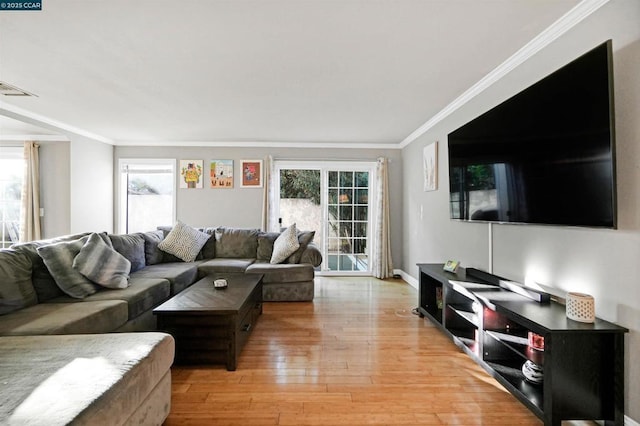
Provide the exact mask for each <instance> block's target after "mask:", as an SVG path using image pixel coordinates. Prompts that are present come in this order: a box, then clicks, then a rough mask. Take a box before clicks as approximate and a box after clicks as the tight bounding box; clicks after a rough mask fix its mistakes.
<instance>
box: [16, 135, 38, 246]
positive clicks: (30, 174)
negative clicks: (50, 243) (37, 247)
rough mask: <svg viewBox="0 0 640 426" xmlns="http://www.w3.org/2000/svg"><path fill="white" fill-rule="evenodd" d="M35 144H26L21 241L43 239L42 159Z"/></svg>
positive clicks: (21, 209) (21, 210)
mask: <svg viewBox="0 0 640 426" xmlns="http://www.w3.org/2000/svg"><path fill="white" fill-rule="evenodd" d="M39 147H40V146H39V145H38V144H37V143H35V142H25V143H24V163H25V168H24V177H23V180H22V207H21V208H20V241H33V240H38V239H40V238H41V237H42V234H41V229H40V226H41V225H40V159H39V156H38V148H39Z"/></svg>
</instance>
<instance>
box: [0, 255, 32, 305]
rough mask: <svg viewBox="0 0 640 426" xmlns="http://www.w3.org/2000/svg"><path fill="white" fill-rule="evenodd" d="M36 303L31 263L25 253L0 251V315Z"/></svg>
mask: <svg viewBox="0 0 640 426" xmlns="http://www.w3.org/2000/svg"><path fill="white" fill-rule="evenodd" d="M36 303H38V299H37V297H36V290H35V288H34V287H33V284H32V283H31V261H30V260H29V257H27V255H26V254H25V253H22V252H19V251H16V250H11V249H3V250H0V315H3V314H8V313H9V312H13V311H17V310H20V309H22V308H26V307H28V306H32V305H35V304H36Z"/></svg>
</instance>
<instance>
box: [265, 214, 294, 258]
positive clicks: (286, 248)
mask: <svg viewBox="0 0 640 426" xmlns="http://www.w3.org/2000/svg"><path fill="white" fill-rule="evenodd" d="M299 247H300V243H299V242H298V236H297V235H296V224H295V223H294V224H292V225H291V226H289V227H288V228H287V229H285V230H284V231H283V232H282V234H280V236H279V237H278V238H276V240H275V241H274V242H273V253H272V254H271V261H270V263H271V264H275V263H282V262H284V261H285V260H286V259H287V257H289V256H291V255H292V254H293V252H295V251H296V250H298V248H299Z"/></svg>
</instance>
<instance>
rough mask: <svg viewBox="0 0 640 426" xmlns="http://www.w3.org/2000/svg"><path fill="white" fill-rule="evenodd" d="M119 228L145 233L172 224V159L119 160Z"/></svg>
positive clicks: (173, 167) (124, 230) (173, 171)
mask: <svg viewBox="0 0 640 426" xmlns="http://www.w3.org/2000/svg"><path fill="white" fill-rule="evenodd" d="M119 169H120V190H119V192H120V206H119V212H120V214H119V222H118V224H119V226H118V228H119V230H120V232H121V233H130V232H146V231H150V230H154V229H156V227H157V226H158V225H173V223H174V222H175V217H176V213H175V212H176V207H175V206H176V197H175V185H176V184H175V182H176V180H175V170H176V161H175V160H174V159H161V160H160V159H135V160H128V159H127V160H125V159H121V160H120V162H119Z"/></svg>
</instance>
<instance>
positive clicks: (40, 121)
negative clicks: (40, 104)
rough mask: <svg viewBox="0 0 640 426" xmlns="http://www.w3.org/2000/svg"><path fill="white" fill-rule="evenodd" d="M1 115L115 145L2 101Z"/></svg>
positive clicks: (79, 129) (0, 104)
mask: <svg viewBox="0 0 640 426" xmlns="http://www.w3.org/2000/svg"><path fill="white" fill-rule="evenodd" d="M0 115H4V116H7V117H11V118H15V119H17V120H21V121H24V122H25V123H30V124H33V125H34V126H40V127H43V128H45V129H50V130H53V131H55V132H60V133H73V134H76V135H79V136H84V137H86V138H89V139H92V140H95V141H98V142H102V143H106V144H109V145H113V141H112V140H111V139H109V138H106V137H104V136H101V135H98V134H95V133H92V132H89V131H87V130H84V129H81V128H79V127H75V126H72V125H70V124H67V123H63V122H61V121H58V120H54V119H53V118H49V117H45V116H44V115H40V114H36V113H34V112H31V111H27V110H26V109H22V108H20V107H17V106H15V105H11V104H8V103H6V102H3V101H0Z"/></svg>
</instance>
